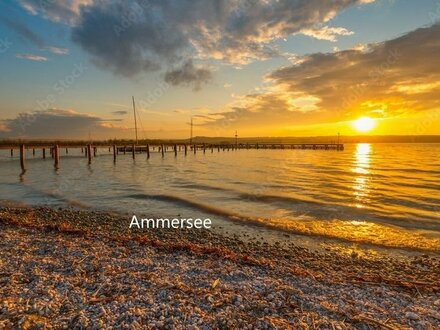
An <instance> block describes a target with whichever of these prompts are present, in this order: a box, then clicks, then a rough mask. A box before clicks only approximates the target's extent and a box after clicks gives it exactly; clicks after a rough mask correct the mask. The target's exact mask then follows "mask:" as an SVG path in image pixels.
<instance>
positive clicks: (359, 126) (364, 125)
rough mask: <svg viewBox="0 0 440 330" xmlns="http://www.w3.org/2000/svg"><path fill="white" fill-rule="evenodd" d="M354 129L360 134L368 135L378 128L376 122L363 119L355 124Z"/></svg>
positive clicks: (370, 119) (367, 118)
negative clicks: (367, 133)
mask: <svg viewBox="0 0 440 330" xmlns="http://www.w3.org/2000/svg"><path fill="white" fill-rule="evenodd" d="M353 127H354V128H355V129H356V130H357V131H358V132H362V133H366V132H369V131H371V130H372V129H373V128H375V127H376V120H374V119H372V118H370V117H361V118H359V119H357V120H355V121H354V122H353Z"/></svg>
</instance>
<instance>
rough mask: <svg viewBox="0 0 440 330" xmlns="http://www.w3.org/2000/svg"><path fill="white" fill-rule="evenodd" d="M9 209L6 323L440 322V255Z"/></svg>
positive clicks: (1, 281)
mask: <svg viewBox="0 0 440 330" xmlns="http://www.w3.org/2000/svg"><path fill="white" fill-rule="evenodd" d="M128 224H129V223H128V220H127V218H121V215H118V214H111V213H104V212H97V211H79V210H73V209H53V208H48V207H39V208H25V207H21V208H19V207H2V208H0V228H1V229H0V235H1V237H0V245H1V246H0V253H1V258H0V297H1V300H0V328H1V329H439V328H440V258H439V257H435V256H434V257H433V256H428V255H423V254H420V255H418V256H415V257H414V256H411V257H408V258H391V257H377V258H363V257H362V256H357V255H342V254H337V253H335V252H328V253H318V252H314V251H310V250H307V249H305V248H303V247H300V246H296V245H295V244H294V242H292V244H290V245H288V246H285V245H279V244H276V242H275V243H273V244H272V243H267V242H264V241H260V240H254V241H244V240H241V239H240V238H238V237H234V236H233V235H230V236H225V235H221V234H218V233H214V232H212V231H210V230H170V229H166V230H165V229H163V230H132V229H129V228H128Z"/></svg>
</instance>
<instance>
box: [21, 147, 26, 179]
mask: <svg viewBox="0 0 440 330" xmlns="http://www.w3.org/2000/svg"><path fill="white" fill-rule="evenodd" d="M25 152H26V151H25V148H24V144H22V145H20V166H21V170H22V171H23V172H25V171H26V167H25V158H26V154H25Z"/></svg>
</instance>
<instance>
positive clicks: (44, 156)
mask: <svg viewBox="0 0 440 330" xmlns="http://www.w3.org/2000/svg"><path fill="white" fill-rule="evenodd" d="M43 159H46V148H43Z"/></svg>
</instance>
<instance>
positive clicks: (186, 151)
mask: <svg viewBox="0 0 440 330" xmlns="http://www.w3.org/2000/svg"><path fill="white" fill-rule="evenodd" d="M184 148H185V156H186V155H188V146H187V145H186V143H185V145H184Z"/></svg>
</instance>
